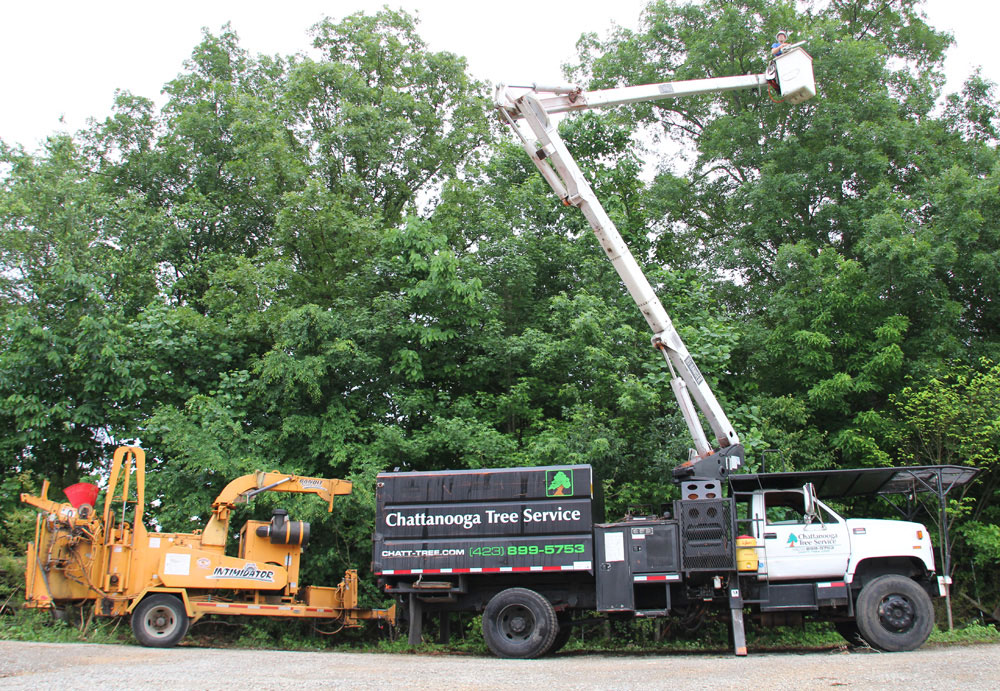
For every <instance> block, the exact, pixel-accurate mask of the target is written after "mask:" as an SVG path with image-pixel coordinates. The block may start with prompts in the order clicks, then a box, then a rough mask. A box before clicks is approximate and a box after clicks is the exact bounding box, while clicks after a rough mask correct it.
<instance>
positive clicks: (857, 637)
mask: <svg viewBox="0 0 1000 691" xmlns="http://www.w3.org/2000/svg"><path fill="white" fill-rule="evenodd" d="M833 628H835V629H836V630H837V633H839V634H840V635H841V636H843V637H844V640H845V641H847V642H848V643H850V644H851V645H864V643H865V641H864V639H863V638H862V637H861V632H860V631H858V622H856V621H835V622H833Z"/></svg>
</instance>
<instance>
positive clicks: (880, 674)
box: [0, 641, 1000, 691]
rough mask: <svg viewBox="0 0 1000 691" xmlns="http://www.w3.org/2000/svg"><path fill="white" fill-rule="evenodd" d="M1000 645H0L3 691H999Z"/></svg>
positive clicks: (13, 643)
mask: <svg viewBox="0 0 1000 691" xmlns="http://www.w3.org/2000/svg"><path fill="white" fill-rule="evenodd" d="M998 680H1000V645H997V644H991V645H974V646H953V647H944V648H933V647H932V648H923V649H921V650H917V651H914V652H911V653H895V654H891V655H890V654H880V653H876V652H872V651H850V652H846V651H843V650H830V651H824V652H810V653H766V654H756V655H753V654H751V655H750V656H749V657H745V658H735V657H731V656H728V655H713V654H684V655H677V654H673V655H648V656H623V655H582V654H573V653H567V654H562V655H557V656H555V657H550V658H546V659H542V660H498V659H496V658H492V657H470V656H460V655H441V656H431V655H403V654H399V655H386V654H368V653H337V652H325V653H300V652H283V651H275V650H219V649H211V648H194V647H186V646H185V647H179V648H172V649H169V650H159V649H152V648H141V647H138V646H126V645H92V644H82V643H81V644H69V643H22V642H15V641H0V689H54V688H70V689H77V688H83V689H89V688H100V689H135V688H149V689H231V688H240V689H294V688H306V687H312V688H332V687H345V688H352V689H369V688H371V689H374V688H379V689H386V688H407V689H495V688H500V689H503V688H522V689H523V688H527V689H532V690H533V691H543V689H544V691H550V690H552V689H640V688H641V689H657V688H663V689H666V688H670V689H672V690H673V689H795V691H801V690H803V689H821V688H822V689H825V688H829V687H834V686H846V687H851V688H855V689H886V688H892V689H894V691H909V690H910V689H962V690H963V691H969V690H972V689H989V688H997V687H998V684H1000V681H998Z"/></svg>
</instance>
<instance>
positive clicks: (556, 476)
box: [545, 470, 573, 497]
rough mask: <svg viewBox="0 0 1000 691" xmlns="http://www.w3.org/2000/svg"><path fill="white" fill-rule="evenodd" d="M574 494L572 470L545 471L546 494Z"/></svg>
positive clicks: (555, 495) (551, 495)
mask: <svg viewBox="0 0 1000 691" xmlns="http://www.w3.org/2000/svg"><path fill="white" fill-rule="evenodd" d="M571 494H573V471H572V470H548V471H546V472H545V496H546V497H566V496H569V495H571Z"/></svg>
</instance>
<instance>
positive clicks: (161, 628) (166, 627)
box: [146, 608, 174, 635]
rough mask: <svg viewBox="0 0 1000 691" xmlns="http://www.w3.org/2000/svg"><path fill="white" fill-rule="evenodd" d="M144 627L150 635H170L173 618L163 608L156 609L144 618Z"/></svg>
mask: <svg viewBox="0 0 1000 691" xmlns="http://www.w3.org/2000/svg"><path fill="white" fill-rule="evenodd" d="M146 626H147V628H149V629H150V630H151V631H152V633H155V634H157V635H163V634H167V633H170V631H171V630H172V629H173V627H174V618H173V617H172V616H171V613H170V612H169V611H167V610H166V609H163V608H157V609H154V610H152V611H151V612H150V613H149V616H148V617H146Z"/></svg>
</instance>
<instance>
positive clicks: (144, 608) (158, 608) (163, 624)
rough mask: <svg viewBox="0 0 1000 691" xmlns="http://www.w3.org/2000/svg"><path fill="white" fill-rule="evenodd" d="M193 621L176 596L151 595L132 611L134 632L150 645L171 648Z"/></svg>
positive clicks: (144, 643) (144, 642)
mask: <svg viewBox="0 0 1000 691" xmlns="http://www.w3.org/2000/svg"><path fill="white" fill-rule="evenodd" d="M190 624H191V620H190V619H189V618H188V615H187V612H186V611H184V603H183V602H181V600H180V598H176V597H174V596H173V595H150V596H148V597H145V598H143V600H142V602H140V603H139V605H138V606H137V607H136V608H135V609H134V610H132V633H133V635H135V639H136V640H137V641H139V643H141V644H142V645H145V646H147V647H150V648H172V647H173V646H175V645H177V644H178V643H179V642H180V640H181V639H182V638H184V635H185V634H186V633H187V630H188V626H189V625H190Z"/></svg>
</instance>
